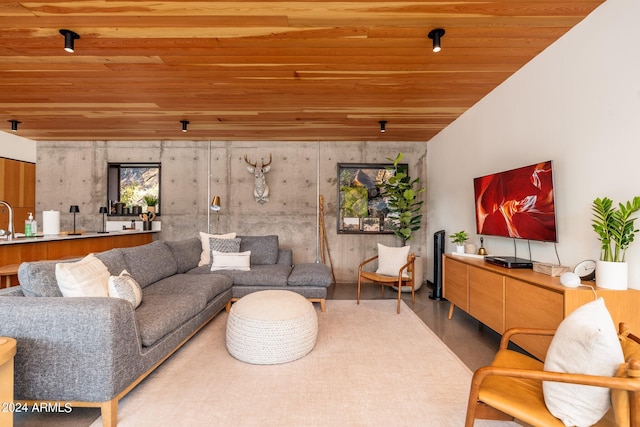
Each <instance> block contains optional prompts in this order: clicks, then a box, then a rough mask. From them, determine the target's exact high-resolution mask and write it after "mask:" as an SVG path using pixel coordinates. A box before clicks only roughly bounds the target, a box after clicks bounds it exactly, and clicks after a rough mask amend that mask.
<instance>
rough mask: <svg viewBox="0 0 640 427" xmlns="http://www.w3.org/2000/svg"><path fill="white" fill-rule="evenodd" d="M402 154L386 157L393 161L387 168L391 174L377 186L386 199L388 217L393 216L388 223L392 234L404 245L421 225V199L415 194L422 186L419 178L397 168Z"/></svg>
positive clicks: (420, 190)
mask: <svg viewBox="0 0 640 427" xmlns="http://www.w3.org/2000/svg"><path fill="white" fill-rule="evenodd" d="M402 156H403V155H402V153H398V155H397V156H396V158H395V159H391V158H387V160H389V161H391V162H393V166H391V167H389V168H388V170H390V171H392V172H393V174H392V175H391V176H390V177H389V179H387V180H384V181H383V182H382V183H381V184H379V185H378V187H379V188H380V189H381V190H382V191H381V193H382V194H381V195H382V197H384V198H385V199H386V200H387V207H388V208H389V217H391V218H393V221H390V222H391V224H389V225H390V227H391V229H392V230H393V234H395V235H396V236H398V237H400V238H401V239H402V244H403V245H406V243H407V240H411V237H412V233H413V232H414V231H417V230H419V229H420V227H421V226H422V224H421V223H422V203H423V201H422V200H418V198H417V196H418V194H419V193H422V192H423V191H424V188H423V187H421V186H420V178H416V179H413V180H412V179H411V177H410V176H409V175H408V174H407V173H406V172H405V171H403V170H402V169H400V168H398V165H399V164H400V161H401V160H402ZM386 225H387V224H386V223H385V226H386Z"/></svg>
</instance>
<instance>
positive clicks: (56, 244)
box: [0, 230, 159, 266]
mask: <svg viewBox="0 0 640 427" xmlns="http://www.w3.org/2000/svg"><path fill="white" fill-rule="evenodd" d="M158 231H159V230H149V231H143V230H121V231H110V232H109V233H97V232H86V233H83V234H80V235H73V236H71V235H65V234H62V235H51V236H49V235H47V236H38V237H16V238H14V239H12V240H6V239H0V266H2V265H7V264H20V263H21V262H25V261H41V260H56V259H68V258H77V257H83V256H85V255H88V254H90V253H94V252H102V251H106V250H109V249H113V248H126V247H131V246H140V245H144V244H146V243H151V241H152V240H153V239H154V235H155V234H156V233H158Z"/></svg>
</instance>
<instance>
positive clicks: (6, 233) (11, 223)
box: [0, 200, 16, 240]
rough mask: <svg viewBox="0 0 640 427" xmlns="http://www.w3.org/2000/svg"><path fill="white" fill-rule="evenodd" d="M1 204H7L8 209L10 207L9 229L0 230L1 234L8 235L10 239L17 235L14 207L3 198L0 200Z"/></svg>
mask: <svg viewBox="0 0 640 427" xmlns="http://www.w3.org/2000/svg"><path fill="white" fill-rule="evenodd" d="M0 205H5V206H6V207H7V209H9V226H8V227H7V231H5V230H0V232H1V233H0V235H2V236H4V235H6V236H7V238H8V239H9V240H11V239H13V238H14V237H15V234H16V233H15V229H14V228H13V208H12V207H11V205H10V204H9V203H7V202H5V201H3V200H0Z"/></svg>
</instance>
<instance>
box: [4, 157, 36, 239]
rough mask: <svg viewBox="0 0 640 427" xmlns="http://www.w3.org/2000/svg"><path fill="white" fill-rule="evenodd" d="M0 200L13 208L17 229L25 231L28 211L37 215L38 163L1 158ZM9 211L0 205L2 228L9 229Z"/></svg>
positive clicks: (14, 222)
mask: <svg viewBox="0 0 640 427" xmlns="http://www.w3.org/2000/svg"><path fill="white" fill-rule="evenodd" d="M0 200H4V201H5V202H7V203H9V204H10V205H11V207H12V208H13V224H14V226H15V231H16V232H19V233H22V232H24V220H25V219H27V218H28V216H29V215H28V213H29V212H31V213H33V215H34V216H35V215H36V165H35V164H34V163H29V162H22V161H19V160H12V159H5V158H0ZM8 223H9V211H8V209H6V208H5V207H4V206H0V228H3V229H7V228H8V227H7V224H8Z"/></svg>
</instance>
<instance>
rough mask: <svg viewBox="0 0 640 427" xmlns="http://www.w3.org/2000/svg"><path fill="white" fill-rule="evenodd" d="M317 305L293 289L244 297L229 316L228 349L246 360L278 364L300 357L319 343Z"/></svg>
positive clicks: (234, 305)
mask: <svg viewBox="0 0 640 427" xmlns="http://www.w3.org/2000/svg"><path fill="white" fill-rule="evenodd" d="M317 336H318V316H317V315H316V310H315V309H314V308H313V304H312V303H311V302H310V301H308V300H307V299H306V298H304V297H303V296H301V295H299V294H297V293H295V292H290V291H280V290H273V291H259V292H254V293H251V294H249V295H247V296H244V297H242V298H240V299H239V300H238V301H237V302H236V303H235V304H233V305H232V306H231V310H230V311H229V317H228V319H227V350H228V351H229V354H231V355H232V356H233V357H235V358H236V359H238V360H242V361H243V362H247V363H253V364H256V365H274V364H278V363H286V362H291V361H293V360H296V359H300V358H301V357H303V356H305V355H306V354H307V353H309V352H310V351H311V350H312V349H313V347H314V346H315V345H316V338H317Z"/></svg>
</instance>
